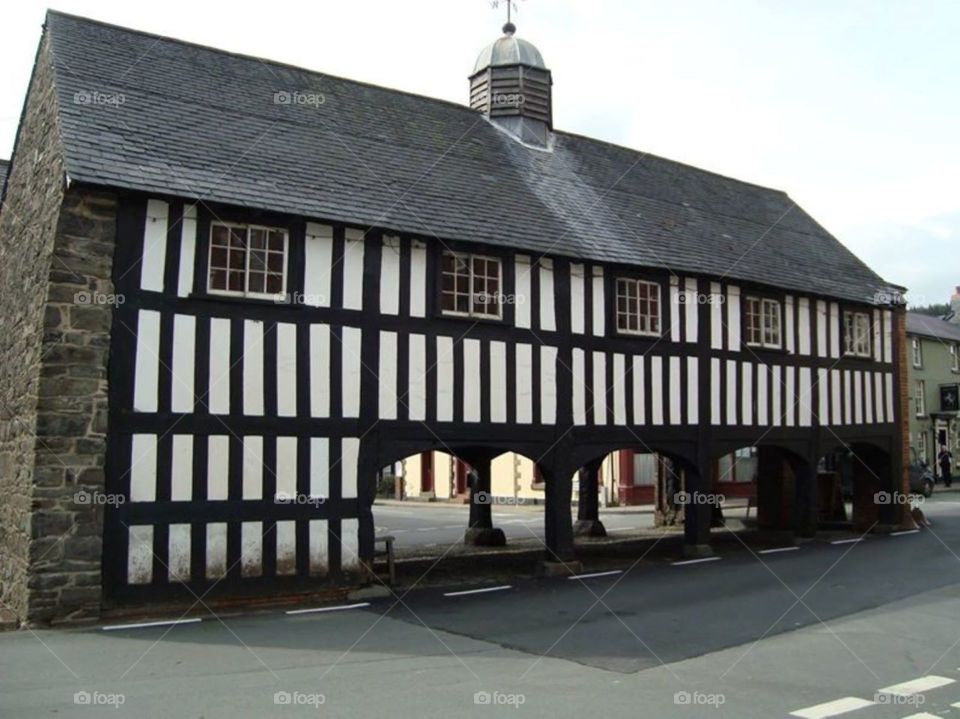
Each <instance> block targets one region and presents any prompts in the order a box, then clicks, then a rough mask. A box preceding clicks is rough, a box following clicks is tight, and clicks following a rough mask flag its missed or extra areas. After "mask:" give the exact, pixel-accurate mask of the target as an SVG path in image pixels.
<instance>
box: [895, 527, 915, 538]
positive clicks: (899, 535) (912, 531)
mask: <svg viewBox="0 0 960 719" xmlns="http://www.w3.org/2000/svg"><path fill="white" fill-rule="evenodd" d="M904 534H920V530H919V529H904V530H903V531H900V532H890V536H891V537H902V536H903V535H904Z"/></svg>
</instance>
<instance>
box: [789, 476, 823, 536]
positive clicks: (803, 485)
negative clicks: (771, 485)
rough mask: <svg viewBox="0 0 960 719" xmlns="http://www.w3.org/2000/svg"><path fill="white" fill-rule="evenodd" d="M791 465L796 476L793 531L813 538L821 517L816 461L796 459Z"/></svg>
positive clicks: (797, 534)
mask: <svg viewBox="0 0 960 719" xmlns="http://www.w3.org/2000/svg"><path fill="white" fill-rule="evenodd" d="M791 465H792V468H793V476H794V484H793V488H794V493H793V496H794V501H793V531H794V534H795V535H796V536H797V537H804V538H811V537H813V536H815V535H816V533H817V523H818V519H819V516H818V515H819V509H818V508H819V504H818V502H817V469H816V463H815V462H812V461H804V460H801V459H796V460H794V461H793V462H791Z"/></svg>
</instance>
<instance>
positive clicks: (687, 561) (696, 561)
mask: <svg viewBox="0 0 960 719" xmlns="http://www.w3.org/2000/svg"><path fill="white" fill-rule="evenodd" d="M719 559H723V557H703V558H701V559H684V560H683V561H680V562H671V563H670V564H672V565H673V566H674V567H682V566H684V565H685V564H700V563H702V562H716V561H717V560H719Z"/></svg>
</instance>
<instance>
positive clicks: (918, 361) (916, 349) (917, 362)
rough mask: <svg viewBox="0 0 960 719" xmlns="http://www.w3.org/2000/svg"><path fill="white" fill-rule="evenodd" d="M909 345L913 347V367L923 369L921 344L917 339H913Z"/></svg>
mask: <svg viewBox="0 0 960 719" xmlns="http://www.w3.org/2000/svg"><path fill="white" fill-rule="evenodd" d="M911 344H912V346H913V366H914V367H923V343H921V342H920V338H919V337H914V338H913V341H912V343H911Z"/></svg>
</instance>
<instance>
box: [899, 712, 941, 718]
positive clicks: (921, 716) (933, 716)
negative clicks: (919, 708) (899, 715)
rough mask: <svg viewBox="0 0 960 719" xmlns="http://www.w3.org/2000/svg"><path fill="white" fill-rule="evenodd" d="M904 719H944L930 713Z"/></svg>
mask: <svg viewBox="0 0 960 719" xmlns="http://www.w3.org/2000/svg"><path fill="white" fill-rule="evenodd" d="M903 719H942V717H938V716H937V715H936V714H931V713H930V712H920V713H919V714H911V715H910V716H908V717H904V718H903Z"/></svg>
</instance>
